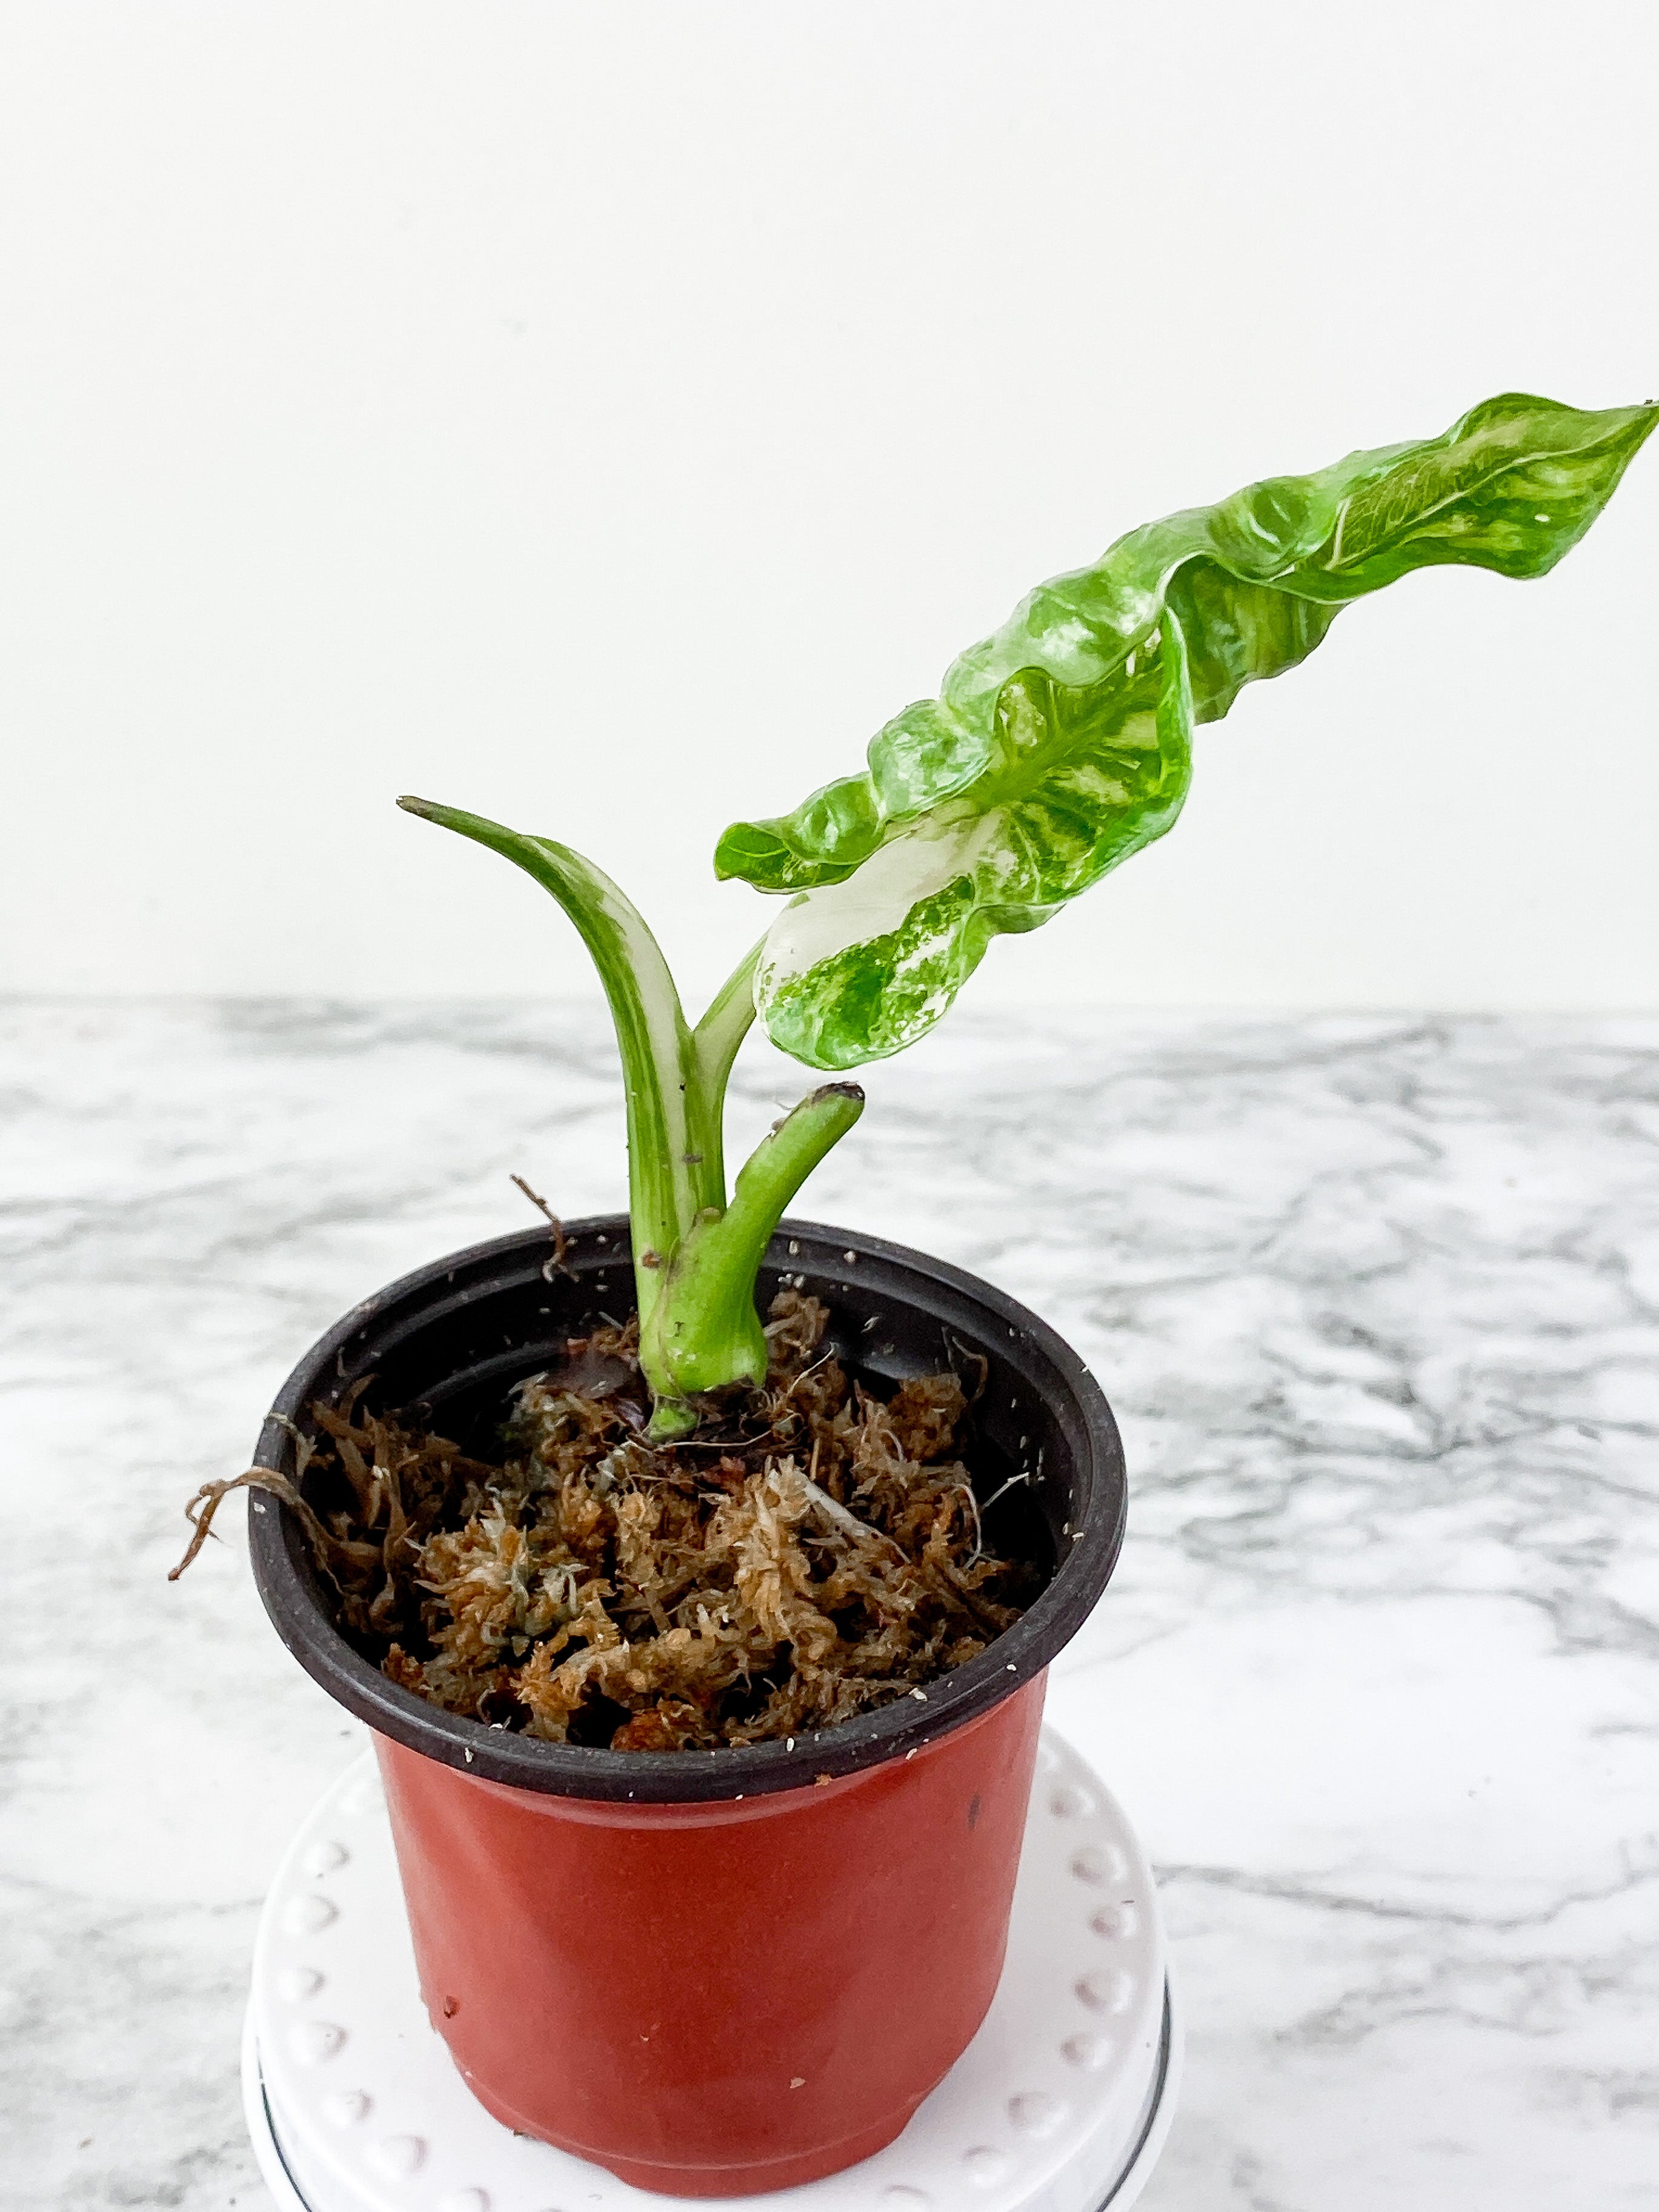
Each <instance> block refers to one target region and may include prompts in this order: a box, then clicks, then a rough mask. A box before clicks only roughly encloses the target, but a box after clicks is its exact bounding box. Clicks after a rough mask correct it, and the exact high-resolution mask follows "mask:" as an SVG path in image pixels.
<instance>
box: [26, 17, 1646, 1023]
mask: <svg viewBox="0 0 1659 2212" xmlns="http://www.w3.org/2000/svg"><path fill="white" fill-rule="evenodd" d="M1655 20H1656V19H1655V15H1654V12H1653V10H1652V9H1650V8H1649V7H1647V6H1638V5H1629V6H1620V5H1608V6H1597V5H1595V4H1590V5H1582V4H1579V5H1572V6H1565V5H1536V4H1534V5H1526V4H1515V0H1509V3H1508V4H1500V3H1499V0H1492V4H1488V5H1456V4H1447V0H1437V4H1434V5H1421V4H1401V0H1389V4H1388V5H1386V6H1383V5H1381V4H1376V5H1366V6H1363V7H1361V6H1354V5H1345V4H1331V0H1323V4H1318V5H1310V6H1300V5H1267V6H1254V7H1241V6H1238V5H1237V4H1212V0H1200V3H1199V4H1188V5H1184V6H1183V5H1178V4H1177V5H1170V4H1163V5H1160V6H1158V7H1146V6H1142V7H1139V8H1136V9H1128V8H1125V7H1118V6H1109V5H1098V6H1091V7H1079V6H1071V5H1053V4H1051V5H1043V4H1035V0H1020V4H1018V5H1013V4H1009V5H1000V6H987V5H983V4H974V5H968V4H963V0H954V4H951V5H948V6H933V5H915V4H908V5H907V4H895V0H882V4H880V5H861V4H860V5H854V4H848V0H838V4H836V5H835V6H833V7H831V6H813V7H804V6H790V5H780V4H777V0H767V4H764V5H720V6H711V5H707V4H704V5H696V6H688V5H684V4H682V0H676V4H673V5H667V6H664V5H659V4H640V0H631V4H629V5H626V6H623V5H612V4H606V5H602V6H600V5H595V6H568V5H567V6H560V5H552V4H545V0H544V4H540V5H535V6H526V5H512V4H508V5H502V4H483V0H466V4H459V0H457V4H449V5H433V4H429V3H428V0H397V4H396V5H385V6H382V5H376V4H368V0H348V3H347V4H343V5H342V4H340V0H328V4H325V5H321V4H297V0H283V5H281V6H280V7H275V6H273V7H251V6H237V5H230V4H215V5H195V6H187V5H179V4H149V5H146V6H144V7H142V8H137V7H133V6H131V5H128V4H123V5H120V6H108V5H98V4H77V5H73V6H70V5H57V4H46V0H40V4H33V5H22V6H17V5H13V6H11V7H9V9H7V10H6V11H5V14H4V16H3V23H0V222H3V267H0V311H3V318H4V334H3V347H0V449H3V458H0V546H3V562H4V574H3V578H0V717H3V721H0V726H3V732H4V738H3V743H4V747H5V769H4V787H3V788H4V807H3V825H4V826H3V839H4V865H3V874H0V927H3V948H4V949H3V966H0V983H3V984H4V985H6V986H9V987H12V988H14V989H22V990H33V991H51V990H59V989H68V990H71V991H87V992H100V993H101V992H111V993H130V992H134V993H136V992H155V991H161V992H194V991H212V992H285V991H302V992H331V993H333V992H338V993H366V992H375V993H399V994H401V993H428V992H445V993H452V992H453V993H461V994H471V993H481V992H489V993H494V992H519V991H524V990H533V991H538V992H544V991H566V992H568V991H571V990H573V989H576V988H586V979H585V976H584V974H583V971H582V969H581V967H580V954H579V950H578V948H577V947H576V945H575V943H574V938H573V937H572V935H571V933H569V931H568V927H567V926H566V925H565V924H564V923H563V922H562V921H561V920H560V919H559V917H558V916H557V915H556V913H555V912H554V911H553V909H552V908H551V907H550V904H549V903H548V902H546V901H545V900H544V898H543V897H542V895H541V894H540V893H538V892H537V891H536V890H534V889H533V888H532V886H531V885H530V884H527V883H526V881H525V880H524V879H523V878H519V877H517V876H515V875H514V874H513V873H512V872H510V871H509V870H508V869H507V867H506V866H504V865H503V864H502V863H501V862H499V861H497V860H493V859H492V858H490V857H489V855H487V854H482V853H480V852H478V851H477V850H475V849H473V848H470V847H466V846H464V845H463V844H461V843H460V842H459V841H454V840H451V839H449V838H447V837H446V836H443V835H442V834H441V833H440V832H437V831H435V830H433V829H429V828H428V827H426V826H425V825H423V824H421V823H416V822H413V821H410V820H408V819H406V818H404V817H402V816H399V815H398V814H397V813H396V812H395V811H393V809H392V795H393V794H394V793H396V792H398V791H399V790H404V789H413V790H416V791H422V792H425V793H429V794H430V795H432V796H435V797H439V798H442V799H448V800H451V801H453V802H455V803H457V804H461V805H468V806H471V807H474V808H477V809H479V810H482V811H488V812H493V813H496V814H499V815H500V816H501V817H505V818H506V819H507V820H509V821H511V822H513V823H516V824H518V825H519V826H520V827H523V828H526V829H537V830H541V831H544V832H547V833H550V834H554V835H556V836H561V837H563V838H565V839H568V841H569V842H573V843H575V844H577V845H579V846H580V847H582V848H586V850H588V851H589V852H591V853H592V854H593V855H594V856H595V857H596V858H597V859H598V860H599V861H600V862H601V863H602V864H603V865H604V866H606V867H607V868H609V869H610V870H611V872H613V873H615V874H616V875H617V877H618V878H620V879H621V880H622V881H623V883H624V884H625V885H627V886H628V887H629V888H630V889H631V890H633V891H634V893H635V896H636V897H637V898H638V899H639V900H640V902H641V904H642V905H643V906H644V907H645V908H646V910H647V914H648V915H651V916H652V917H653V919H654V920H655V921H656V922H657V923H658V926H659V930H660V933H661V934H662V936H663V937H664V939H665V943H666V944H667V945H668V947H669V950H670V952H671V957H672V958H674V960H675V961H676V963H677V964H678V966H679V967H680V969H681V970H682V972H683V973H684V975H685V977H686V980H687V981H688V984H689V985H690V986H691V987H698V986H702V987H706V986H708V985H709V984H711V983H712V982H713V981H714V980H715V979H716V977H717V975H719V973H720V972H721V971H722V970H723V969H724V967H725V966H726V964H727V963H728V961H729V960H730V959H731V958H732V957H735V955H736V954H737V953H738V951H740V950H741V948H742V947H743V946H744V945H745V944H746V943H747V942H748V940H749V939H750V937H751V936H752V935H753V934H754V933H756V932H757V928H758V927H759V926H760V924H761V922H762V921H763V919H764V918H765V917H766V915H768V914H769V912H770V910H771V909H770V908H768V907H766V906H764V905H763V902H759V901H757V899H756V897H755V896H754V894H752V893H751V892H750V891H748V890H746V889H744V887H742V886H740V885H726V886H716V885H715V884H714V882H713V880H712V877H711V874H710V872H709V868H708V854H709V850H710V848H711V845H712V842H713V840H714V836H715V835H716V834H717V832H718V830H719V829H720V827H721V825H722V824H723V823H725V822H726V820H727V819H728V818H730V817H732V816H733V815H736V814H739V813H745V814H747V813H756V812H763V813H764V812H770V811H777V810H779V809H781V808H783V807H787V806H788V805H792V804H793V803H794V802H795V801H796V800H797V799H799V798H801V797H803V796H804V795H805V793H806V792H807V791H808V790H809V789H810V788H811V787H813V786H814V785H815V784H817V783H818V782H820V781H823V780H825V779H826V778H827V777H829V775H838V774H844V773H847V772H848V771H849V770H851V769H854V768H855V767H856V766H857V765H858V764H859V763H860V758H861V754H862V749H863V746H864V744H865V743H866V740H867V738H868V737H869V735H870V734H871V732H872V731H873V730H874V729H875V728H876V727H877V726H878V725H879V724H880V722H881V721H882V720H884V718H885V717H886V716H887V715H888V714H890V713H891V712H892V711H893V710H894V709H896V708H897V707H898V706H900V705H901V704H902V703H903V702H905V701H907V700H908V699H911V698H913V697H915V696H920V695H922V694H925V693H927V692H930V691H932V690H933V689H934V688H935V686H936V684H937V681H938V678H939V674H940V672H941V671H942V670H943V668H944V666H945V662H946V661H947V660H948V659H949V658H950V657H951V654H952V653H954V652H955V651H957V649H959V648H960V647H963V646H965V645H967V644H969V642H971V641H973V640H974V639H975V638H976V637H977V636H979V635H982V634H983V633H984V632H985V631H986V630H987V629H989V628H991V627H992V626H993V625H994V623H997V622H998V621H999V620H1000V619H1001V617H1003V616H1004V615H1005V614H1006V612H1007V611H1008V610H1009V608H1010V607H1011V606H1012V604H1013V602H1014V601H1015V599H1018V596H1019V595H1020V594H1021V592H1023V591H1024V590H1025V589H1026V588H1027V587H1028V586H1030V585H1031V584H1033V583H1035V582H1036V580H1038V579H1039V578H1040V577H1042V576H1043V575H1045V574H1050V573H1052V572H1053V571H1054V570H1056V569H1060V568H1067V567H1071V566H1074V565H1077V564H1078V563H1079V562H1083V561H1085V560H1086V559H1088V558H1089V557H1091V556H1093V555H1094V554H1096V553H1097V552H1098V551H1099V550H1101V549H1102V548H1103V546H1104V545H1105V544H1107V543H1108V542H1109V540H1110V539H1111V538H1114V537H1115V536H1116V535H1117V534H1118V533H1119V532H1121V531H1122V530H1124V529H1126V528H1127V527H1129V526H1133V525H1134V524H1136V523H1139V522H1141V521H1143V520H1148V519H1150V518H1151V517H1152V516H1153V515H1156V514H1158V513H1164V512H1166V511H1168V510H1170V509H1171V508H1174V507H1181V506H1184V505H1188V504H1191V503H1194V502H1198V501H1208V500H1211V499H1213V498H1216V497H1218V496H1220V495H1224V494H1225V493H1226V492H1228V491H1230V490H1231V489H1233V488H1235V487H1236V486H1237V485H1238V484H1239V483H1243V482H1244V481H1246V480H1249V479H1250V478H1253V477H1259V476H1262V475H1266V474H1273V473H1279V472H1283V471H1299V470H1302V469H1305V468H1311V467H1316V466H1319V465H1322V464H1324V463H1326V462H1328V461H1330V460H1332V459H1335V458H1336V457H1337V456H1338V455H1339V454H1340V453H1343V452H1344V451H1346V449H1347V448H1349V447H1352V446H1355V445H1371V444H1377V443H1382V442H1385V441H1392V440H1396V439H1400V438H1404V437H1410V436H1415V435H1425V434H1428V433H1431V432H1436V431H1438V430H1440V429H1442V428H1444V427H1446V425H1447V424H1449V422H1451V421H1452V420H1453V418H1454V417H1455V416H1457V415H1458V414H1460V413H1461V412H1462V410H1464V409H1465V408H1466V407H1467V406H1468V405H1469V404H1471V403H1472V402H1474V400H1476V399H1478V398H1483V397H1485V396H1486V395H1488V394H1490V393H1492V392H1499V391H1503V390H1505V389H1513V388H1519V389H1522V390H1532V391H1537V392H1547V393H1549V394H1551V395H1552V396H1554V397H1557V398H1564V399H1566V400H1570V401H1571V402H1573V403H1575V404H1580V405H1584V406H1592V407H1595V406H1606V405H1612V404H1625V403H1628V402H1631V401H1634V400H1638V399H1641V398H1645V397H1648V396H1650V394H1651V393H1652V392H1653V391H1654V389H1655V387H1656V386H1659V298H1656V266H1659V252H1656V247H1659V212H1656V210H1659V170H1656V157H1655V153H1654V142H1655V133H1654V131H1653V128H1652V105H1653V89H1654V83H1655V76H1656V72H1655V64H1656V59H1659V40H1656V33H1655V31H1654V29H1653V27H1652V26H1653V24H1654V22H1655ZM1656 586H1659V452H1654V451H1650V452H1649V453H1647V454H1645V455H1644V456H1643V457H1642V458H1641V459H1638V462H1637V463H1636V465H1635V466H1634V467H1633V468H1632V472H1631V475H1630V477H1629V478H1628V479H1627V481H1626V486H1625V488H1624V489H1623V491H1622V492H1621V493H1620V496H1619V498H1618V499H1617V500H1616V501H1615V502H1614V505H1613V508H1612V510H1611V512H1610V513H1609V514H1608V515H1607V518H1606V519H1605V520H1603V521H1602V522H1601V524H1600V525H1599V526H1597V528H1596V529H1595V532H1593V533H1592V535H1591V536H1590V538H1589V539H1588V541H1587V542H1586V543H1585V544H1584V545H1583V547H1582V548H1581V549H1580V550H1578V551H1577V553H1575V554H1574V555H1573V556H1571V557H1570V559H1569V560H1568V562H1567V563H1566V564H1565V567H1564V568H1561V569H1560V570H1559V572H1558V573H1557V574H1555V575H1554V576H1553V577H1552V578H1550V579H1549V580H1546V581H1544V582H1542V583H1538V584H1532V585H1526V586H1520V585H1514V584H1509V583H1505V582H1503V581H1501V580H1498V579H1495V578H1492V577H1489V576H1486V575H1480V574H1447V573H1445V572H1441V573H1438V574H1428V575H1425V576H1421V577H1419V578H1416V579H1413V580H1408V581H1407V582H1406V583H1404V584H1402V585H1401V586H1396V587H1395V588H1394V589H1393V590H1392V591H1390V592H1389V593H1387V594H1386V595H1384V597H1383V599H1379V600H1376V601H1373V602H1370V603H1368V604H1367V605H1363V606H1361V607H1359V608H1358V609H1356V610H1354V611H1352V612H1351V613H1349V614H1347V615H1345V616H1344V617H1343V619H1342V621H1341V623H1340V624H1339V625H1338V627H1337V629H1336V630H1335V632H1334V635H1333V636H1332V638H1331V640H1330V641H1329V642H1328V644H1327V645H1326V647H1324V648H1323V649H1322V652H1321V653H1319V655H1318V656H1317V658H1316V660H1315V661H1314V662H1313V663H1312V664H1311V665H1310V666H1309V667H1308V668H1307V669H1305V670H1304V671H1301V672H1299V673H1297V674H1294V675H1292V676H1291V677H1289V678H1286V679H1285V680H1284V681H1283V682H1281V683H1279V684H1273V685H1268V686H1261V687H1258V689H1257V690H1255V691H1253V692H1251V693H1249V694H1247V695H1246V697H1245V699H1244V700H1243V702H1242V703H1241V705H1240V706H1239V708H1237V710H1236V711H1235V713H1234V714H1233V716H1232V718H1231V720H1229V721H1228V722H1227V723H1225V724H1224V725H1221V726H1218V727H1214V728H1211V729H1209V730H1206V731H1205V732H1201V733H1200V753H1199V767H1198V775H1197V778H1196V782H1195V787H1194V796H1193V799H1192V800H1191V802H1190V805H1189V806H1188V812H1187V816H1186V818H1185V820H1184V821H1183V823H1182V825H1181V826H1180V828H1179V829H1177V831H1176V834H1175V836H1173V837H1171V838H1170V839H1169V840H1168V841H1167V842H1165V843H1164V844H1163V845H1162V846H1160V847H1158V848H1155V849H1154V850H1153V851H1152V852H1151V853H1149V854H1146V855H1144V856H1142V857H1141V858H1139V859H1137V860H1134V861H1133V863H1131V864H1130V865H1129V866H1127V868H1125V869H1124V871H1123V872H1122V873H1121V875H1119V876H1116V877H1115V878H1112V880H1111V881H1110V882H1109V883H1108V884H1105V885H1103V886H1102V887H1101V888H1100V889H1099V890H1096V891H1095V892H1093V893H1092V894H1091V896H1089V897H1088V899H1086V900H1085V902H1083V903H1082V904H1081V905H1080V906H1079V907H1078V908H1073V910H1072V911H1071V912H1070V913H1068V914H1067V915H1065V916H1064V917H1062V918H1061V919H1060V921H1056V922H1055V923H1054V924H1052V925H1051V926H1050V927H1048V929H1047V930H1044V931H1042V932H1039V933H1037V934H1036V935H1035V936H1033V937H1030V938H1027V939H1015V940H1008V941H1005V942H1004V943H1003V944H1001V945H999V946H997V947H994V949H993V951H992V953H991V955H990V957H989V958H988V959H987V963H986V966H985V969H983V970H982V971H981V976H980V978H979V979H978V980H977V981H976V982H975V985H974V986H972V987H971V988H972V991H973V994H974V996H975V1000H977V1001H978V1002H979V1003H980V1004H981V1005H982V1006H983V1005H987V1004H994V1003H995V1002H996V1001H997V1000H999V998H1000V999H1003V1000H1010V999H1012V1000H1025V999H1030V998H1044V997H1086V998H1089V999H1091V1000H1099V1001H1101V1002H1103V1003H1105V1004H1111V1003H1127V1002H1165V1003H1185V1004H1197V1005H1226V1004H1234V1005H1249V1004H1277V1005H1283V1006H1330V1005H1370V1006H1401V1005H1424V1006H1482V1005H1485V1006H1639V1005H1644V1004H1646V1005H1651V1004H1653V1003H1654V1001H1655V999H1656V995H1659V994H1656V992H1655V989H1654V987H1653V981H1652V968H1651V946H1652V944H1653V940H1654V924H1655V921H1656V913H1659V868H1656V867H1655V866H1654V865H1653V859H1652V855H1653V850H1654V845H1655V839H1656V833H1659V763H1656V746H1655V742H1654V739H1655V729H1654V719H1655V717H1654V707H1653V682H1652V675H1651V669H1652V665H1653V647H1652V638H1653V632H1654V623H1655V613H1654V610H1655V605H1656Z"/></svg>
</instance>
